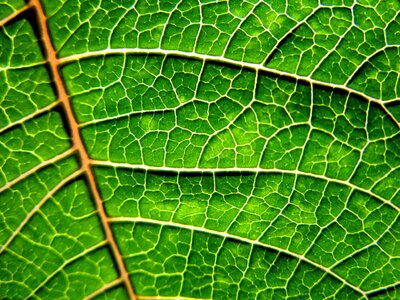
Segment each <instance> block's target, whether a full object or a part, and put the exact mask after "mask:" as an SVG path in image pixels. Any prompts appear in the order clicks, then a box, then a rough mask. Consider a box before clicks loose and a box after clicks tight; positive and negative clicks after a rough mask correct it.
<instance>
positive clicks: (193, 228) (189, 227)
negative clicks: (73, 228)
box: [108, 217, 366, 297]
mask: <svg viewBox="0 0 400 300" xmlns="http://www.w3.org/2000/svg"><path fill="white" fill-rule="evenodd" d="M108 220H109V221H110V222H112V223H131V222H132V223H149V224H155V225H161V226H170V227H177V228H184V229H187V230H191V231H196V232H204V233H207V234H211V235H216V236H222V237H225V238H231V239H234V240H237V241H240V242H243V243H247V244H253V245H256V246H260V247H263V248H270V249H273V250H275V251H278V252H282V253H285V254H287V255H289V256H291V257H295V258H297V259H299V260H301V261H304V262H306V263H308V264H310V265H312V266H314V267H316V268H318V269H321V270H323V271H325V272H326V273H328V274H330V275H331V276H333V277H335V278H336V279H338V280H340V281H341V282H342V283H344V284H345V285H347V286H349V287H351V288H352V289H353V290H355V291H357V292H358V293H360V294H361V295H363V296H364V297H366V293H365V292H364V291H363V290H361V289H360V288H359V287H356V286H354V285H352V284H351V283H349V282H348V281H347V280H346V279H344V278H342V277H340V276H339V275H337V274H336V273H334V272H333V271H332V270H330V269H328V268H326V267H324V266H322V265H319V264H318V263H316V262H314V261H312V260H310V259H308V258H306V257H304V256H303V255H300V254H296V253H293V252H290V251H288V250H286V249H283V248H279V247H276V246H272V245H268V244H265V243H262V242H260V241H254V240H250V239H247V238H244V237H240V236H236V235H233V234H230V233H227V232H219V231H216V230H211V229H206V228H203V227H197V226H192V225H186V224H178V223H173V222H167V221H158V220H152V219H145V218H140V217H136V218H129V217H113V218H109V219H108Z"/></svg>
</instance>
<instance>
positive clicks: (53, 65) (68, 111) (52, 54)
mask: <svg viewBox="0 0 400 300" xmlns="http://www.w3.org/2000/svg"><path fill="white" fill-rule="evenodd" d="M29 5H30V6H32V7H33V9H34V10H35V11H36V17H37V22H38V25H39V27H40V28H39V30H40V35H41V42H42V45H43V48H44V50H45V52H46V53H45V55H46V58H47V61H48V64H49V67H50V71H51V73H52V74H51V75H52V76H53V80H54V85H55V89H56V92H57V94H58V97H59V99H60V101H61V103H62V106H63V109H64V112H65V115H66V119H67V122H68V125H69V127H70V130H71V139H72V143H73V146H74V147H75V148H76V149H77V150H78V154H79V157H80V160H81V164H82V170H83V171H84V173H85V174H86V177H87V180H88V184H89V188H90V191H91V193H92V195H93V198H94V201H95V204H96V208H97V211H98V214H99V216H100V221H101V224H102V226H103V229H104V233H105V236H106V241H107V242H108V243H109V245H110V248H111V252H112V254H113V256H114V259H115V261H116V263H117V268H118V271H119V273H120V276H121V278H122V280H123V282H124V284H125V286H126V289H127V291H128V294H129V296H130V298H131V299H136V296H135V293H134V291H133V287H132V284H131V282H130V280H129V273H128V271H127V270H126V267H125V264H124V261H123V259H122V255H121V253H120V251H119V248H118V246H117V243H116V241H115V239H114V235H113V233H112V230H111V227H110V225H109V223H108V220H107V215H106V212H105V210H104V206H103V201H102V199H101V197H100V193H99V191H98V189H97V186H96V181H95V178H94V175H93V172H92V169H91V167H90V160H89V157H88V154H87V152H86V149H85V147H84V145H83V142H82V139H81V136H80V134H79V129H78V123H77V121H76V119H75V116H74V113H73V111H72V107H71V104H70V100H69V97H68V94H67V91H66V89H65V86H64V83H63V80H62V79H61V75H60V71H59V65H60V62H59V59H58V57H57V54H56V51H55V49H54V47H53V44H52V42H51V38H50V34H49V30H48V28H47V22H46V21H47V18H46V15H45V13H44V10H43V7H42V4H41V2H40V0H31V1H30V3H29Z"/></svg>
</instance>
